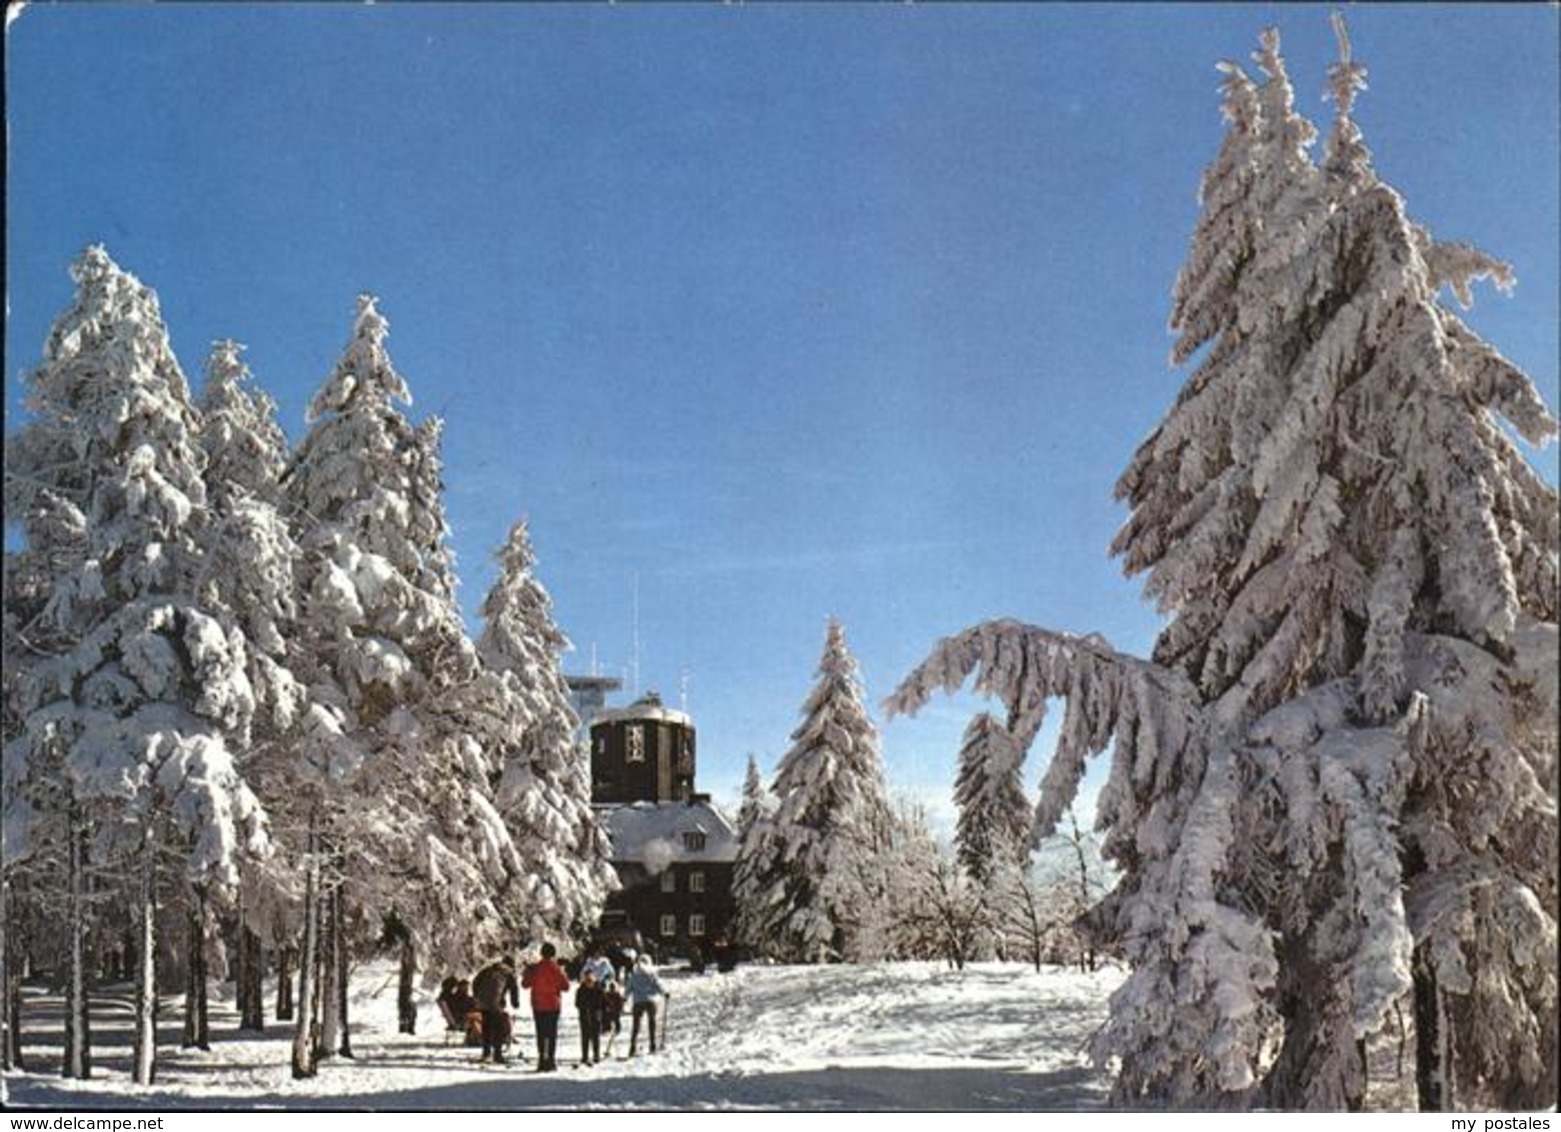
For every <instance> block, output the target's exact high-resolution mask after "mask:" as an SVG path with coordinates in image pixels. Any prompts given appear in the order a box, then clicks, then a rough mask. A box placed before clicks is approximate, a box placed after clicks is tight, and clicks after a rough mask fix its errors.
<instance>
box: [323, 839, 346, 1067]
mask: <svg viewBox="0 0 1561 1132" xmlns="http://www.w3.org/2000/svg"><path fill="white" fill-rule="evenodd" d="M332 864H333V865H334V861H332ZM332 871H333V872H334V871H335V870H334V868H333V869H332ZM320 904H321V908H320V918H321V926H322V927H323V928H324V931H325V935H324V938H323V940H322V948H321V950H322V952H323V954H322V956H321V966H322V970H323V973H324V977H323V978H322V979H321V980H320V990H321V992H322V993H323V994H324V996H325V1001H324V1002H323V1003H322V1004H321V1006H320V1056H321V1057H322V1058H331V1057H334V1056H336V1048H337V1046H338V1045H340V1044H341V1032H342V1016H341V1007H342V995H341V991H340V986H339V983H340V979H341V966H340V964H341V947H340V946H339V944H340V940H339V939H338V937H337V916H336V885H335V882H334V881H333V882H332V883H331V884H330V886H329V887H328V888H327V889H326V891H325V895H324V897H323V899H322V900H321V902H320Z"/></svg>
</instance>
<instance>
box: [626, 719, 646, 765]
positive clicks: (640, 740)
mask: <svg viewBox="0 0 1561 1132" xmlns="http://www.w3.org/2000/svg"><path fill="white" fill-rule="evenodd" d="M628 759H629V761H630V762H631V763H642V762H644V761H645V728H644V726H643V725H641V724H638V723H632V724H630V725H629V754H628Z"/></svg>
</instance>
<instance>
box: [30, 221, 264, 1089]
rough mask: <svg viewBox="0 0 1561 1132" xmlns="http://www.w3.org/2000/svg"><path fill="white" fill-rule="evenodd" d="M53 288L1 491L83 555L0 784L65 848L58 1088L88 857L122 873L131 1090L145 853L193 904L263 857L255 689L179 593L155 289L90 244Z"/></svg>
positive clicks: (147, 974) (201, 507)
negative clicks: (39, 807)
mask: <svg viewBox="0 0 1561 1132" xmlns="http://www.w3.org/2000/svg"><path fill="white" fill-rule="evenodd" d="M72 276H73V278H74V279H75V281H76V284H77V292H76V296H75V300H74V302H73V303H72V305H71V307H70V308H69V309H67V310H66V312H65V313H64V314H63V315H62V316H61V317H60V319H59V320H58V321H57V322H56V323H55V326H54V328H53V331H52V332H51V334H50V337H49V341H48V343H47V345H46V347H45V354H44V360H43V362H42V364H41V365H39V366H38V367H37V368H36V369H35V370H33V371H32V372H31V373H30V374H29V375H28V378H27V381H28V390H29V402H28V407H29V410H30V411H31V413H32V419H31V420H30V421H29V422H28V423H27V424H26V425H25V426H24V427H23V429H22V430H21V432H20V433H19V434H18V436H17V437H16V439H15V442H14V444H8V446H7V447H8V452H7V464H6V497H7V504H8V507H9V506H15V507H17V508H18V511H17V512H16V513H20V514H24V515H29V516H34V515H38V514H39V513H40V512H43V513H50V514H53V515H55V516H57V517H58V516H65V519H64V520H63V523H62V525H63V526H64V527H65V528H68V529H77V528H79V529H80V530H81V531H82V532H83V533H84V542H83V543H81V544H80V552H79V553H78V554H66V555H62V556H61V558H60V560H59V562H58V563H57V565H58V568H59V569H60V571H61V572H60V574H59V575H58V576H57V577H55V578H54V579H53V581H52V583H51V587H50V588H51V591H52V592H51V597H50V601H49V603H48V604H47V606H46V607H45V610H44V612H43V614H42V617H43V619H44V623H46V624H47V625H48V630H47V632H46V633H45V636H46V638H47V639H48V640H49V641H50V642H51V645H52V651H49V652H48V653H46V654H45V655H41V656H38V657H37V658H36V660H35V662H34V663H33V664H30V665H29V666H28V667H29V671H28V680H27V685H26V692H25V698H24V700H23V702H22V703H21V704H20V705H18V718H19V722H20V733H19V734H18V735H17V736H16V738H14V739H13V740H12V741H11V742H9V743H8V744H7V748H6V760H7V763H8V764H9V765H8V768H7V773H6V780H7V783H8V784H21V785H22V792H23V796H26V797H29V798H37V797H38V796H39V795H38V794H37V793H35V792H33V791H31V790H28V788H27V785H26V784H27V783H28V781H29V779H32V780H34V781H36V779H37V777H38V776H40V775H50V776H58V778H57V783H58V784H59V785H60V786H61V787H62V789H58V790H57V791H56V792H55V796H54V798H53V800H52V801H53V804H54V805H55V806H57V807H59V810H60V811H63V812H56V813H55V814H53V815H48V816H49V817H53V818H56V819H58V818H63V822H64V834H65V840H66V842H67V846H68V849H67V855H68V862H69V865H68V870H67V876H68V879H67V884H68V886H69V887H68V894H67V899H66V906H67V914H68V916H69V917H70V920H71V926H70V935H71V942H70V957H69V969H70V976H69V984H68V986H69V991H68V994H67V999H68V1008H67V1023H66V1024H67V1043H66V1044H67V1056H66V1062H65V1067H64V1068H65V1072H66V1074H67V1075H70V1076H84V1075H85V1074H86V1073H87V1071H88V1060H87V1049H86V1026H85V1024H86V1003H85V964H86V954H85V952H86V940H85V926H86V925H85V922H84V917H85V908H84V893H83V888H84V885H83V871H84V868H85V866H86V863H87V862H86V859H85V858H86V854H87V852H88V851H89V850H90V852H91V854H92V856H93V857H94V858H95V859H96V860H97V861H99V862H113V863H115V864H116V865H120V866H123V867H125V868H126V869H127V871H128V872H129V874H130V876H131V878H132V879H131V882H130V883H131V884H132V885H133V888H134V897H133V906H134V907H135V908H136V922H137V925H138V928H137V936H138V940H137V959H138V968H139V969H138V973H137V976H136V1022H135V1051H134V1061H133V1075H134V1078H135V1080H136V1081H137V1082H139V1083H143V1084H144V1083H148V1082H150V1081H151V1080H152V1078H153V1075H154V1072H155V1064H156V1030H155V1012H156V1001H157V986H156V960H157V953H158V946H157V933H156V911H157V898H158V889H157V880H158V866H159V858H160V856H161V855H163V854H164V853H169V854H171V855H174V856H175V857H177V859H179V860H180V861H181V862H182V871H183V875H184V880H185V882H186V883H187V884H188V885H189V886H190V889H191V890H192V891H196V890H200V891H206V892H209V893H212V894H214V895H218V896H220V895H223V894H225V893H227V892H229V891H231V889H232V887H233V885H234V884H235V883H236V881H237V876H238V866H239V859H240V857H241V856H242V855H243V854H244V853H245V852H246V851H248V852H250V853H254V854H259V853H262V852H264V851H265V849H266V832H265V822H264V814H263V812H262V811H261V808H260V805H259V803H258V801H257V800H256V798H255V796H254V795H253V794H252V793H251V791H250V790H249V787H248V786H247V785H246V784H245V782H244V781H243V778H242V777H241V775H240V774H239V772H238V769H237V767H236V766H235V763H234V758H233V755H232V748H231V747H230V745H229V744H230V741H231V742H232V743H235V744H237V745H239V746H242V744H243V743H244V742H245V740H246V739H247V734H248V728H249V722H250V717H251V715H252V713H253V710H254V694H253V690H252V688H251V685H250V683H249V679H248V675H247V672H246V661H247V651H246V645H245V640H244V635H243V633H242V632H241V631H240V630H239V629H238V628H237V627H236V626H233V625H231V624H227V623H224V621H222V620H221V619H220V618H218V617H216V616H213V615H212V614H211V613H210V612H208V611H206V610H204V609H202V608H200V607H199V605H198V604H197V602H196V601H195V599H194V579H195V578H196V576H197V575H198V573H199V570H200V566H201V556H200V545H199V541H198V539H199V533H200V530H201V527H202V524H203V522H204V521H205V517H206V516H205V493H204V489H203V485H202V482H201V466H202V459H201V454H200V451H199V449H198V447H197V446H196V444H195V439H194V433H195V421H196V414H195V410H194V407H193V406H192V405H191V403H190V399H189V393H188V388H187V386H186V383H185V380H184V375H183V373H182V372H181V371H180V369H179V365H178V362H177V361H176V360H175V358H174V355H173V352H172V350H171V348H170V346H169V343H168V335H167V331H166V329H165V328H164V326H163V322H162V317H161V315H160V313H159V310H158V305H157V299H156V296H155V295H153V294H152V292H151V291H150V290H148V289H147V288H145V287H143V286H142V285H141V284H140V283H139V282H138V281H137V280H136V279H135V278H134V277H133V276H131V275H129V274H128V273H126V272H124V271H122V270H121V269H120V268H119V267H118V266H117V265H116V264H115V263H114V262H113V261H112V260H111V259H110V258H109V257H108V255H107V253H106V252H104V251H103V249H102V248H98V247H94V248H89V249H88V250H87V251H86V252H85V253H83V255H82V256H81V257H80V258H79V259H78V260H77V261H76V263H75V264H74V265H73V268H72ZM72 537H74V536H72ZM45 545H46V546H50V547H51V548H52V547H53V546H56V545H59V543H58V540H55V539H52V538H50V539H46V540H45ZM40 627H41V626H40ZM9 816H12V815H8V817H9ZM27 816H28V818H30V819H31V820H30V823H29V824H30V825H37V824H41V823H42V821H44V820H45V815H43V814H40V813H38V812H37V811H36V810H35V811H34V812H33V813H32V814H30V815H27ZM89 830H90V834H91V839H90V843H89V841H88V832H89ZM29 832H30V830H24V831H22V832H21V833H20V834H19V836H22V837H24V838H25V837H26V836H27V835H28V833H29ZM10 835H11V831H10V830H8V837H9V836H10Z"/></svg>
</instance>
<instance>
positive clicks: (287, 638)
mask: <svg viewBox="0 0 1561 1132" xmlns="http://www.w3.org/2000/svg"><path fill="white" fill-rule="evenodd" d="M242 351H243V347H242V346H241V345H239V344H238V343H237V342H233V341H231V340H223V341H219V342H215V343H213V344H212V350H211V354H210V356H209V357H208V359H207V363H206V384H205V387H204V388H203V390H202V392H201V399H200V409H201V412H200V432H199V443H200V447H201V450H202V452H203V453H204V455H205V464H206V471H205V483H206V498H207V504H208V508H209V511H210V517H209V520H208V522H207V524H206V527H205V530H204V532H203V537H202V548H203V554H204V558H203V562H202V566H201V571H200V576H199V578H198V580H197V584H196V592H197V595H198V597H199V599H200V601H201V604H202V605H203V607H205V608H207V609H211V610H214V611H218V612H220V613H221V614H223V615H224V616H226V617H227V619H228V620H230V621H232V622H233V623H235V624H237V625H238V626H239V627H240V628H241V629H242V630H243V631H244V634H245V637H246V639H247V640H248V642H249V653H248V661H249V678H250V683H251V685H252V686H253V687H254V689H255V696H256V712H255V718H254V721H253V725H252V727H251V734H250V743H249V745H248V747H247V748H246V749H245V750H243V751H241V752H238V758H239V763H240V766H241V768H242V770H243V773H244V776H245V778H246V780H247V781H249V782H250V783H251V784H252V785H253V786H254V788H255V789H256V790H257V791H258V792H259V793H260V795H261V796H262V797H263V798H264V799H265V800H266V802H267V809H268V810H269V812H270V813H271V816H272V819H273V827H272V829H273V834H274V835H275V836H276V840H277V842H278V845H279V846H281V845H286V846H287V851H286V852H282V853H277V854H273V856H272V857H271V858H269V859H267V860H257V861H252V862H249V863H248V866H247V867H246V869H245V875H244V883H243V887H242V889H241V891H240V894H239V906H238V915H237V924H238V932H239V938H238V940H237V949H236V950H237V956H238V969H237V972H236V979H235V982H236V985H237V986H238V988H239V994H238V999H239V1003H238V1005H239V1007H240V1012H241V1016H242V1021H243V1025H244V1026H245V1028H248V1029H260V1028H261V1026H262V1024H263V1011H262V1009H261V998H260V989H259V978H260V971H259V968H258V964H259V960H260V950H261V948H262V946H263V945H264V944H265V943H270V944H272V945H282V944H283V943H284V942H285V941H286V938H287V935H288V929H289V928H290V927H291V926H292V925H291V923H290V921H291V920H292V918H293V917H292V911H291V910H292V907H293V906H294V905H296V904H297V903H298V901H299V900H300V899H301V896H302V894H301V892H300V891H299V890H298V889H297V886H296V883H295V880H296V869H297V862H298V856H299V854H300V853H301V851H302V844H301V838H300V836H299V834H300V832H301V827H302V824H303V820H304V815H303V814H301V813H299V812H297V807H296V805H295V803H296V801H297V793H296V791H295V790H294V789H293V788H292V787H293V785H294V780H293V777H292V774H291V767H290V766H289V765H288V764H289V762H290V758H291V750H290V746H289V742H288V740H289V736H290V734H291V732H292V729H293V728H294V727H295V726H297V724H298V723H299V721H300V720H301V718H302V715H303V711H304V707H305V699H306V693H305V689H304V687H303V684H302V683H301V682H300V681H299V680H298V679H297V678H296V677H295V675H294V674H293V664H294V662H295V660H296V653H297V648H298V642H297V640H296V621H297V608H298V602H297V597H298V594H297V584H298V583H297V577H296V574H295V570H294V566H295V563H296V561H297V558H298V545H297V543H296V542H295V541H294V539H293V536H292V532H291V530H290V528H289V525H288V523H287V520H286V518H285V516H284V515H283V514H282V511H281V477H282V473H283V472H284V470H285V469H286V466H287V459H288V445H287V438H286V436H285V435H284V434H283V432H282V429H281V426H280V425H278V424H277V421H276V402H275V401H273V400H272V399H271V397H270V396H269V395H268V394H267V393H266V392H265V390H263V389H262V388H260V387H259V386H258V385H257V384H256V383H255V382H254V380H253V378H252V376H251V374H250V372H249V367H248V366H247V365H245V363H244V361H243V358H242V356H241V355H242ZM195 906H196V907H200V903H199V902H197V903H196V905H195ZM192 931H193V929H192ZM197 1028H199V1027H197Z"/></svg>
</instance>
